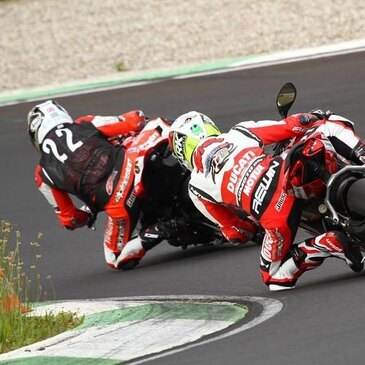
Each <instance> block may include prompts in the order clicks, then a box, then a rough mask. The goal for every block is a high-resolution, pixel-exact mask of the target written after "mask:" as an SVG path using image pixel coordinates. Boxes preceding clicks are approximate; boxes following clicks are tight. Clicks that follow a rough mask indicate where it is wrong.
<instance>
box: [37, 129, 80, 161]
mask: <svg viewBox="0 0 365 365" xmlns="http://www.w3.org/2000/svg"><path fill="white" fill-rule="evenodd" d="M56 134H57V136H58V137H62V135H63V134H65V135H66V144H67V147H68V149H69V150H70V151H71V152H75V151H76V150H77V149H78V148H80V147H81V146H82V145H83V142H82V141H78V142H76V143H74V141H73V140H72V137H73V136H72V131H70V130H69V129H57V130H56ZM42 149H43V151H44V152H45V153H48V154H50V153H51V152H52V154H53V155H54V156H55V157H56V158H57V160H59V161H61V162H62V163H65V161H66V160H67V159H68V156H67V154H66V153H63V154H62V155H61V154H60V153H59V152H58V150H57V145H56V143H55V142H54V141H52V139H49V138H47V139H46V140H45V141H44V142H43V144H42Z"/></svg>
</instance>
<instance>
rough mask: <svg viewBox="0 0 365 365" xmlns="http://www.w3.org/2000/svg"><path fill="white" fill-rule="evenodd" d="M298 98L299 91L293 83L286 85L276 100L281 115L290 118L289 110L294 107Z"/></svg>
mask: <svg viewBox="0 0 365 365" xmlns="http://www.w3.org/2000/svg"><path fill="white" fill-rule="evenodd" d="M296 96H297V90H296V88H295V86H294V85H293V84H292V83H291V82H287V83H286V84H284V85H283V86H282V87H281V89H280V91H279V94H278V96H277V98H276V106H277V108H278V112H279V114H280V115H281V116H282V117H283V118H286V117H287V116H288V112H289V109H290V108H291V106H292V105H293V103H294V101H295V98H296Z"/></svg>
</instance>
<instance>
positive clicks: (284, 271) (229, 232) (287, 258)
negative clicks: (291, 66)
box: [169, 111, 365, 290]
mask: <svg viewBox="0 0 365 365" xmlns="http://www.w3.org/2000/svg"><path fill="white" fill-rule="evenodd" d="M305 134H307V137H306V138H305V139H304V140H303V142H302V143H300V144H298V145H297V146H296V147H295V148H293V151H291V152H289V153H288V154H287V156H286V157H284V156H277V157H271V156H270V155H268V154H267V153H265V151H264V146H265V145H268V144H271V143H276V142H279V141H283V140H286V139H288V138H292V137H297V138H301V137H303V136H304V135H305ZM319 135H324V136H326V137H327V138H328V140H329V141H330V142H331V143H328V145H331V146H333V147H332V149H331V148H330V147H329V146H328V145H327V144H326V143H325V142H320V140H319V139H318V138H316V136H319ZM169 141H170V146H171V149H172V150H173V152H174V154H175V156H176V157H177V159H178V160H179V161H180V162H181V163H182V164H183V165H184V166H185V167H186V168H188V169H189V170H191V180H190V184H189V193H190V197H191V199H192V201H193V202H194V204H195V206H196V207H197V208H198V209H199V210H200V211H201V212H202V213H203V214H204V215H205V216H206V217H208V218H209V219H210V220H211V221H213V222H215V223H217V224H218V225H219V226H220V228H221V231H222V233H223V235H225V237H226V238H227V239H228V240H231V239H233V240H240V241H241V242H246V241H248V240H249V239H250V235H252V234H254V233H255V226H254V224H253V223H250V221H249V220H245V221H242V220H241V219H240V218H239V217H238V215H237V211H236V209H235V208H237V207H238V208H240V209H242V210H244V211H245V212H247V213H248V214H249V215H250V217H251V218H252V219H253V221H255V222H258V223H259V224H260V225H261V226H262V227H263V228H264V229H265V236H264V240H263V245H262V249H261V255H260V273H261V276H262V279H263V281H264V283H265V284H266V285H268V286H269V289H270V290H283V289H291V288H294V286H295V284H296V281H297V279H298V278H299V277H300V276H301V275H302V274H303V272H305V271H307V270H310V269H314V268H316V267H318V266H319V265H321V264H322V262H323V261H324V260H325V259H326V258H327V257H331V256H332V257H337V258H340V259H343V260H345V261H346V263H347V264H348V265H349V266H350V268H351V269H352V270H354V271H356V272H359V271H361V270H362V268H363V260H362V255H361V253H360V251H359V249H358V248H356V247H352V245H351V244H350V242H349V241H348V240H347V238H346V237H345V235H344V234H342V233H341V232H337V231H331V232H326V233H325V234H322V235H320V236H318V237H315V238H310V239H307V240H305V241H303V242H299V243H295V244H294V243H293V242H294V238H295V235H296V232H297V229H298V226H299V220H300V216H301V208H302V203H303V200H302V199H303V198H309V197H312V196H313V195H318V194H321V193H323V189H324V188H325V183H324V181H325V179H326V178H327V177H328V176H329V175H330V174H331V173H333V172H335V171H336V168H337V166H336V159H335V155H336V153H338V154H340V155H342V156H343V157H344V158H346V159H348V160H351V161H356V162H358V163H361V162H362V159H363V157H364V146H365V144H364V142H363V141H362V140H361V138H360V137H359V136H357V135H356V133H355V132H354V128H353V123H352V122H350V121H349V120H347V119H346V118H343V117H341V116H336V115H327V114H325V113H323V112H321V111H314V112H313V113H301V114H294V115H291V116H289V117H287V118H285V119H283V120H281V121H279V122H276V121H271V120H262V121H258V122H254V121H247V122H241V123H238V124H236V125H235V126H234V127H233V128H232V129H231V130H230V131H229V132H228V133H224V134H221V133H220V131H219V129H218V128H217V127H216V125H215V124H214V122H213V121H212V120H211V119H210V118H208V117H207V116H206V115H204V114H201V113H198V112H195V111H192V112H189V113H186V114H184V115H181V116H180V117H178V118H177V119H176V120H175V122H174V123H173V124H172V126H171V130H170V134H169Z"/></svg>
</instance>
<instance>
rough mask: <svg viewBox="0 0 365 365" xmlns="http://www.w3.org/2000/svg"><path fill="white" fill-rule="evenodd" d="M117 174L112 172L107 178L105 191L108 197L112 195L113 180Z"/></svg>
mask: <svg viewBox="0 0 365 365" xmlns="http://www.w3.org/2000/svg"><path fill="white" fill-rule="evenodd" d="M117 174H118V171H115V170H113V172H112V173H111V174H110V176H109V177H108V180H107V181H106V184H105V190H106V193H107V194H108V195H112V193H113V185H114V179H115V177H116V176H117Z"/></svg>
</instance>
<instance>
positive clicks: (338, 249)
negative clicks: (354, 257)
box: [326, 238, 343, 253]
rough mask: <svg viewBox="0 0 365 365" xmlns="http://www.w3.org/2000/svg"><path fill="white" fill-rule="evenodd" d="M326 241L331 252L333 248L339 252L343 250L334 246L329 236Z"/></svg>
mask: <svg viewBox="0 0 365 365" xmlns="http://www.w3.org/2000/svg"><path fill="white" fill-rule="evenodd" d="M326 243H327V245H328V246H329V247H330V248H332V252H333V250H335V251H337V252H340V253H342V252H343V250H342V249H341V248H340V247H338V246H336V245H335V244H334V243H333V242H332V241H331V240H330V239H329V238H326Z"/></svg>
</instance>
